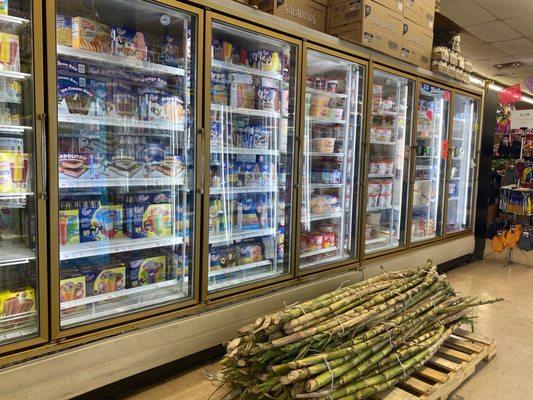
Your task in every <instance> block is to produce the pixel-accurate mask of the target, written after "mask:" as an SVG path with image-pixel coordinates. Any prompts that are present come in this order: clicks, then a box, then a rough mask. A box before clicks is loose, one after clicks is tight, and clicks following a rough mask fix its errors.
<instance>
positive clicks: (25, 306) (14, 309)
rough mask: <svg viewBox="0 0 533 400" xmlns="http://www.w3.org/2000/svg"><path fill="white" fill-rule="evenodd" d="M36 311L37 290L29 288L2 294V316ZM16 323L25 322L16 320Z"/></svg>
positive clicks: (0, 309) (0, 305)
mask: <svg viewBox="0 0 533 400" xmlns="http://www.w3.org/2000/svg"><path fill="white" fill-rule="evenodd" d="M32 310H35V290H34V289H33V288H31V287H27V288H25V289H23V290H17V291H11V290H5V291H3V292H0V316H3V317H6V316H9V315H17V314H22V313H25V312H28V311H32ZM14 322H24V321H18V320H15V321H14Z"/></svg>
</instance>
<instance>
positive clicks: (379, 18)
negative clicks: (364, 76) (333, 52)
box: [328, 0, 403, 58]
mask: <svg viewBox="0 0 533 400" xmlns="http://www.w3.org/2000/svg"><path fill="white" fill-rule="evenodd" d="M329 18H330V26H329V32H328V33H330V34H331V35H333V36H337V37H339V38H341V39H344V40H347V41H350V42H354V43H358V44H362V45H364V46H367V47H370V48H372V49H375V50H378V51H381V52H383V53H386V54H389V55H391V56H394V57H397V58H399V57H400V46H401V41H402V32H403V18H402V14H401V13H398V12H396V11H393V10H391V9H390V8H387V7H385V6H383V5H381V4H379V3H377V2H375V1H372V0H364V1H362V0H348V1H346V2H344V3H340V4H337V5H335V6H333V7H331V8H330V14H329Z"/></svg>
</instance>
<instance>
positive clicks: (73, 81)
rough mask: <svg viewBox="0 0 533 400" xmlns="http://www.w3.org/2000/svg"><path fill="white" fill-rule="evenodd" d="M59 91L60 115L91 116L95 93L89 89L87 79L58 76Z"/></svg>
mask: <svg viewBox="0 0 533 400" xmlns="http://www.w3.org/2000/svg"><path fill="white" fill-rule="evenodd" d="M57 90H58V100H59V103H58V112H59V113H60V114H81V115H88V114H89V111H90V109H91V102H92V100H93V96H94V93H93V92H92V90H91V88H89V87H88V85H87V79H85V78H83V77H72V76H65V75H58V77H57Z"/></svg>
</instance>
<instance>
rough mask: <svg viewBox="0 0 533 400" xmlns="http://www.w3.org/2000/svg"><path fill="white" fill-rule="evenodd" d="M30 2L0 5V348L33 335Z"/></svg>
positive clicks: (34, 267) (34, 227) (35, 321)
mask: <svg viewBox="0 0 533 400" xmlns="http://www.w3.org/2000/svg"><path fill="white" fill-rule="evenodd" d="M31 3H32V2H31V1H29V0H12V1H10V2H9V4H8V3H7V1H5V2H3V3H2V4H0V176H1V179H0V214H1V216H0V240H1V242H0V344H5V343H8V342H12V341H16V340H21V339H25V338H29V337H32V336H37V335H38V333H39V325H38V320H39V319H38V314H37V313H38V308H39V307H38V306H39V304H38V303H37V299H38V294H39V293H38V285H39V277H38V275H37V243H36V242H37V237H36V236H37V235H36V233H37V215H36V209H37V204H36V197H35V190H36V187H35V146H34V135H35V132H34V115H33V114H34V102H33V69H32V66H33V54H32V26H31V25H32V21H31V18H32V16H31V12H32V9H31Z"/></svg>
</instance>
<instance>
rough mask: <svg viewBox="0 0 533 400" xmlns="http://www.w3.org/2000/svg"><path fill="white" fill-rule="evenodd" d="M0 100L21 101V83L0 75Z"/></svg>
mask: <svg viewBox="0 0 533 400" xmlns="http://www.w3.org/2000/svg"><path fill="white" fill-rule="evenodd" d="M0 101H6V102H10V103H19V104H20V103H22V85H21V83H20V81H19V80H17V79H13V78H6V77H0ZM15 107H16V106H15Z"/></svg>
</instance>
